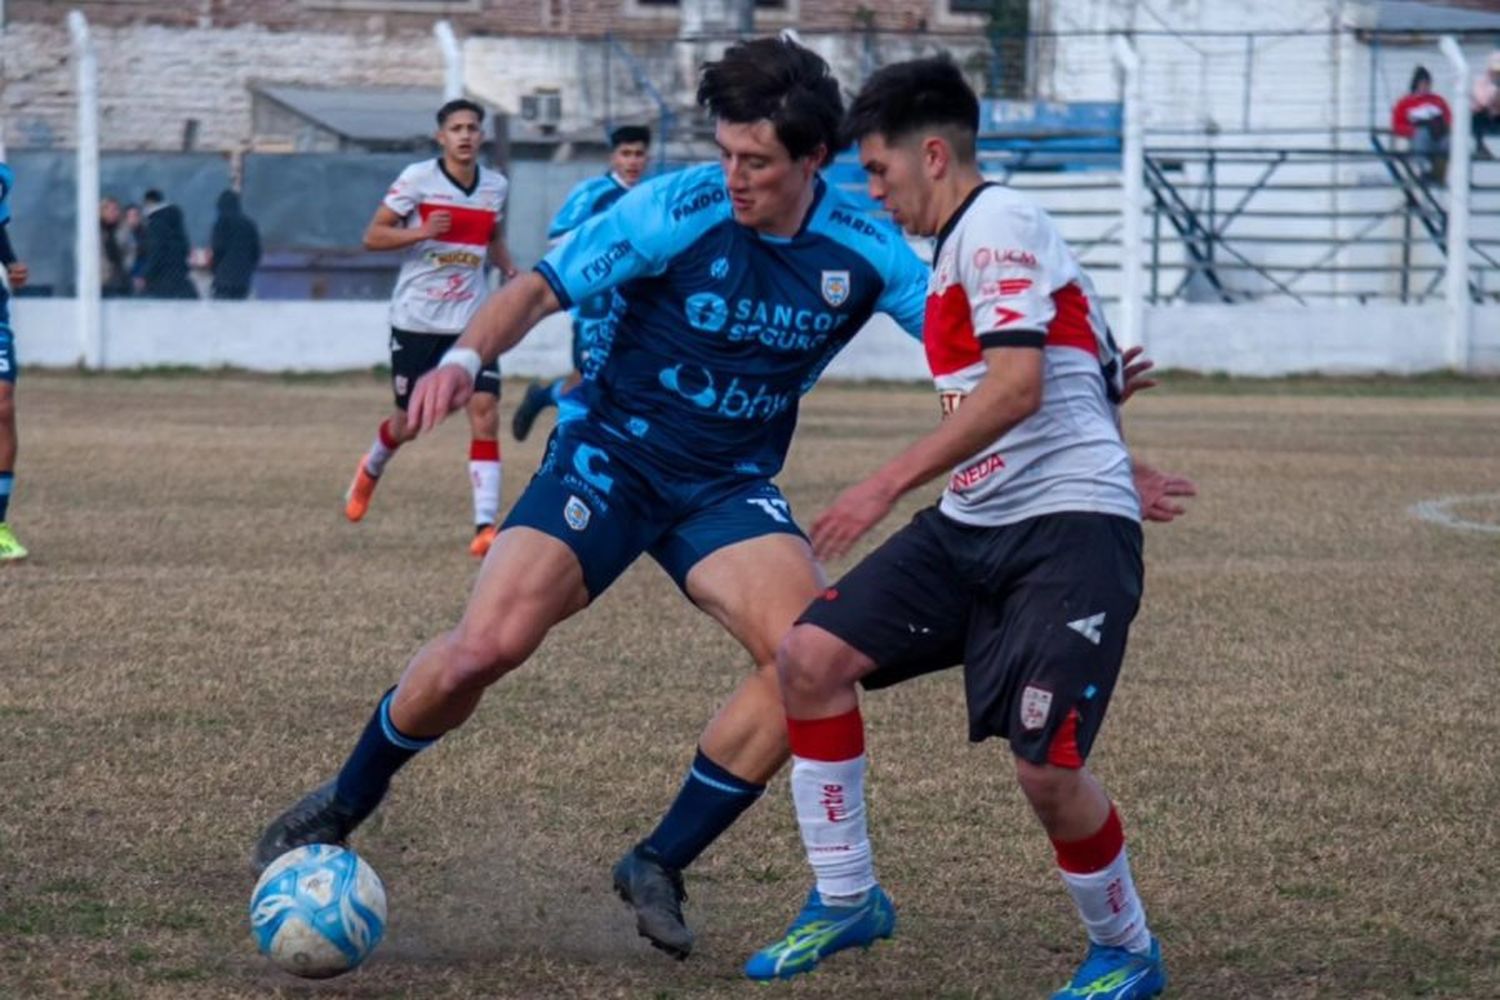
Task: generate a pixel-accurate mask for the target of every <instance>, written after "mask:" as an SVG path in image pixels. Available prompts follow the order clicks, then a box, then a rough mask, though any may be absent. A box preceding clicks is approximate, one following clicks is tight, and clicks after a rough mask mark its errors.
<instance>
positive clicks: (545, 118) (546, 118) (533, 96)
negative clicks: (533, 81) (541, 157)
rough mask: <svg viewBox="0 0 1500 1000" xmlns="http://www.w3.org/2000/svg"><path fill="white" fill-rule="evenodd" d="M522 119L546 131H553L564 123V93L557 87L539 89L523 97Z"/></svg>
mask: <svg viewBox="0 0 1500 1000" xmlns="http://www.w3.org/2000/svg"><path fill="white" fill-rule="evenodd" d="M521 117H522V118H523V119H525V120H526V121H529V122H533V123H535V124H536V126H537V127H538V128H540V129H542V130H544V131H549V132H550V131H552V130H553V129H555V128H557V125H558V123H559V122H561V121H562V91H560V90H559V89H557V88H556V87H538V88H537V89H536V90H534V91H532V92H531V93H529V94H523V95H522V96H521Z"/></svg>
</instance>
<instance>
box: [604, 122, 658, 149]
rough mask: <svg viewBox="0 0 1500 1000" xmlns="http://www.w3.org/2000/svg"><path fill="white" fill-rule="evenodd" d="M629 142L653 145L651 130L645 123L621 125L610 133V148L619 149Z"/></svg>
mask: <svg viewBox="0 0 1500 1000" xmlns="http://www.w3.org/2000/svg"><path fill="white" fill-rule="evenodd" d="M627 142H643V143H645V144H646V145H648V146H649V145H651V130H650V129H649V128H647V127H646V126H645V125H621V126H620V127H619V128H617V129H615V130H614V131H613V132H611V133H610V134H609V148H610V149H618V148H619V147H621V146H623V145H625V144H626V143H627Z"/></svg>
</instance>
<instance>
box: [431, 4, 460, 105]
mask: <svg viewBox="0 0 1500 1000" xmlns="http://www.w3.org/2000/svg"><path fill="white" fill-rule="evenodd" d="M432 34H433V37H434V38H436V39H437V43H438V50H439V51H441V52H442V54H443V100H444V101H456V100H458V98H460V97H462V96H464V53H463V50H462V49H461V48H459V47H458V39H457V38H455V37H454V36H453V25H451V24H449V23H448V22H447V21H439V22H437V23H436V24H434V25H433V26H432Z"/></svg>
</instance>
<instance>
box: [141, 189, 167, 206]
mask: <svg viewBox="0 0 1500 1000" xmlns="http://www.w3.org/2000/svg"><path fill="white" fill-rule="evenodd" d="M166 200H167V198H166V196H165V195H163V194H162V193H161V192H160V191H158V190H157V189H156V188H151V189H149V190H148V191H147V192H146V193H145V194H143V195H141V201H144V202H145V203H146V204H148V205H159V204H161V203H162V202H164V201H166Z"/></svg>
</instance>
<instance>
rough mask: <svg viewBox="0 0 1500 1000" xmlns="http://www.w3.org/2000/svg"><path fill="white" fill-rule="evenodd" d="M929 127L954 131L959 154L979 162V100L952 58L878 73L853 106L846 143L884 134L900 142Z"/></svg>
mask: <svg viewBox="0 0 1500 1000" xmlns="http://www.w3.org/2000/svg"><path fill="white" fill-rule="evenodd" d="M928 128H946V129H952V130H954V131H955V132H956V133H957V136H956V138H957V139H958V140H959V141H958V143H956V144H955V146H954V152H955V153H957V154H958V156H959V158H960V159H962V160H965V161H968V160H972V159H974V137H975V135H977V134H978V132H979V98H977V97H975V96H974V90H973V88H971V87H970V86H969V84H968V81H966V80H965V79H964V75H963V72H962V71H960V70H959V68H958V66H957V64H955V63H954V62H953V60H952V59H951V58H950V57H948V56H946V55H940V56H930V57H928V58H926V59H912V60H910V61H908V62H899V63H892V64H891V65H889V66H886V67H884V68H883V69H880V70H878V71H877V72H876V73H875V75H873V76H871V77H870V79H869V80H868V81H867V82H866V83H865V85H864V86H863V87H861V88H860V91H859V95H858V96H856V97H855V98H854V103H853V104H852V105H850V107H849V114H848V115H847V116H846V117H845V118H844V136H843V138H844V141H845V142H846V143H851V142H858V141H859V140H861V139H863V138H864V137H865V136H867V135H881V136H884V137H885V139H886V140H887V141H892V142H894V141H896V140H899V139H905V138H907V137H908V136H910V135H911V134H912V133H914V132H917V131H920V130H922V129H928Z"/></svg>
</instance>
